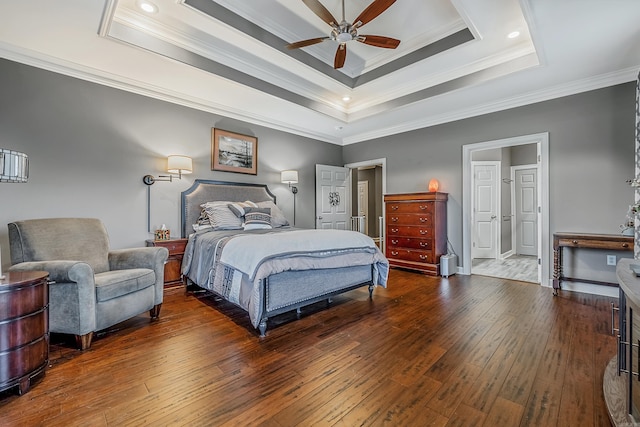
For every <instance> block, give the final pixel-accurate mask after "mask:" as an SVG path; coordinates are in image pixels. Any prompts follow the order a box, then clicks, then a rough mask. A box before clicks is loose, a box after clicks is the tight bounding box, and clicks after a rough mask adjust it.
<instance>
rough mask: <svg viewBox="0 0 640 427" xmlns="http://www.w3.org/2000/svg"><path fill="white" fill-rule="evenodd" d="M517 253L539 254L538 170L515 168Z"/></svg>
mask: <svg viewBox="0 0 640 427" xmlns="http://www.w3.org/2000/svg"><path fill="white" fill-rule="evenodd" d="M514 169H515V170H514V181H515V212H514V223H515V233H514V236H515V239H516V244H515V248H516V254H518V255H533V256H537V255H538V197H537V194H538V187H537V184H538V173H537V172H538V170H537V167H535V166H534V167H527V168H514Z"/></svg>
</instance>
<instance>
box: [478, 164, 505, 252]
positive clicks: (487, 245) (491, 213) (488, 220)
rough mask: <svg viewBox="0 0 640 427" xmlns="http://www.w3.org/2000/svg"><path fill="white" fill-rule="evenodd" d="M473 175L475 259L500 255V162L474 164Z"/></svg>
mask: <svg viewBox="0 0 640 427" xmlns="http://www.w3.org/2000/svg"><path fill="white" fill-rule="evenodd" d="M471 167H472V173H473V213H472V215H473V218H472V226H473V234H472V235H473V242H472V249H471V254H472V257H473V258H497V255H498V214H499V212H498V209H499V208H498V206H499V200H498V197H499V193H498V172H499V170H500V162H492V161H486V162H484V161H483V162H472V165H471Z"/></svg>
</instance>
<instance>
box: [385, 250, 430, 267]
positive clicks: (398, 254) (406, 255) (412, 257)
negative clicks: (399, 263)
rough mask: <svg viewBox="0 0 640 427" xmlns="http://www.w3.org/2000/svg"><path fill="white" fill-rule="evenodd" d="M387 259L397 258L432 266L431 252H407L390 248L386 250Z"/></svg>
mask: <svg viewBox="0 0 640 427" xmlns="http://www.w3.org/2000/svg"><path fill="white" fill-rule="evenodd" d="M386 255H387V257H388V258H390V259H393V258H398V259H401V260H404V261H414V262H425V263H429V264H432V263H433V262H434V256H433V252H432V251H421V250H409V249H400V248H394V247H390V248H388V250H387V254H386Z"/></svg>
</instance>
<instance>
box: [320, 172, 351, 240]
mask: <svg viewBox="0 0 640 427" xmlns="http://www.w3.org/2000/svg"><path fill="white" fill-rule="evenodd" d="M350 216H351V206H350V203H349V169H348V168H343V167H338V166H328V165H316V228H320V229H332V228H333V229H339V230H348V229H349V228H350Z"/></svg>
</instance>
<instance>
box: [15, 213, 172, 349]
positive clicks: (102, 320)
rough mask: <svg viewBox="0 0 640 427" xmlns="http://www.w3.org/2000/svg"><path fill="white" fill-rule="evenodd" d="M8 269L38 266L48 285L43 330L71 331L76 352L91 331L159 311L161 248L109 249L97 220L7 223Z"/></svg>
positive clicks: (163, 252) (163, 255) (88, 339)
mask: <svg viewBox="0 0 640 427" xmlns="http://www.w3.org/2000/svg"><path fill="white" fill-rule="evenodd" d="M8 227H9V246H10V250H11V264H13V265H12V266H11V267H10V268H9V270H11V271H25V270H42V271H47V272H48V273H49V278H50V280H52V281H53V282H54V283H52V284H51V285H50V286H49V330H50V332H58V333H63V334H73V335H75V336H76V342H77V345H78V347H79V348H80V349H81V350H85V349H87V348H89V347H90V346H91V340H92V338H93V333H94V332H96V331H99V330H102V329H105V328H108V327H110V326H112V325H115V324H116V323H119V322H122V321H124V320H126V319H129V318H131V317H134V316H137V315H139V314H141V313H144V312H145V311H147V310H148V311H149V314H150V315H151V318H152V319H155V318H157V317H158V316H159V315H160V307H161V305H162V296H163V288H164V263H165V261H166V260H167V256H168V255H169V253H168V251H167V249H166V248H161V247H141V248H135V249H120V250H113V251H109V237H108V235H107V231H106V229H105V227H104V225H103V224H102V222H101V221H100V220H98V219H93V218H49V219H31V220H25V221H16V222H12V223H10V224H9V225H8Z"/></svg>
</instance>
